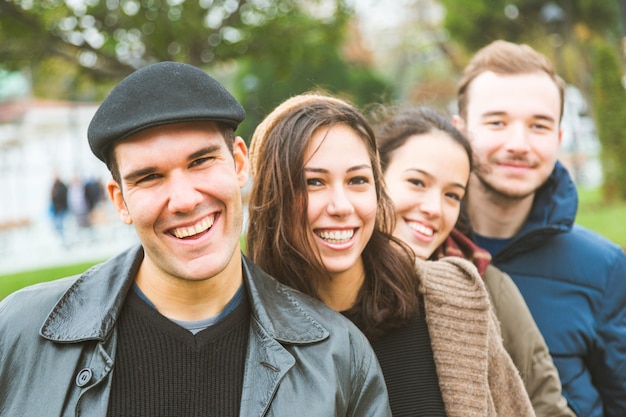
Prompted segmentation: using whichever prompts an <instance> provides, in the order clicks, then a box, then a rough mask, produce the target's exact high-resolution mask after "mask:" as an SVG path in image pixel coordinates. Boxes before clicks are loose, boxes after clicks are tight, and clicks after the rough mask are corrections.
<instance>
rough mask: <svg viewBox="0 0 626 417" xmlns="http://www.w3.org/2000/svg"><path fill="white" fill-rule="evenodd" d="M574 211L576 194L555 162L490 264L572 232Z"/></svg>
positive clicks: (566, 173) (565, 171) (566, 174)
mask: <svg viewBox="0 0 626 417" xmlns="http://www.w3.org/2000/svg"><path fill="white" fill-rule="evenodd" d="M577 210H578V192H577V191H576V185H575V184H574V181H573V180H572V178H571V177H570V175H569V173H568V171H567V169H566V168H565V166H563V164H561V162H559V161H557V162H556V164H555V166H554V169H553V170H552V173H551V174H550V176H549V177H548V179H547V180H546V182H545V183H543V185H542V186H541V187H539V189H538V190H537V192H536V193H535V198H534V201H533V205H532V208H531V210H530V213H529V214H528V217H527V219H526V221H525V223H524V225H523V226H522V229H521V230H520V231H519V232H518V233H517V234H516V235H515V236H514V237H513V239H511V241H510V242H509V243H508V244H507V245H506V246H505V247H504V248H502V250H500V251H499V252H497V253H494V254H492V255H493V263H495V264H498V263H499V262H504V261H505V260H508V259H510V258H512V257H514V256H515V255H517V254H519V253H522V252H526V251H528V250H529V249H532V248H535V247H537V246H538V245H541V243H542V242H543V241H544V240H545V239H547V238H549V237H551V236H553V235H555V234H558V233H565V232H568V231H570V230H571V229H572V227H573V225H574V219H575V218H576V211H577Z"/></svg>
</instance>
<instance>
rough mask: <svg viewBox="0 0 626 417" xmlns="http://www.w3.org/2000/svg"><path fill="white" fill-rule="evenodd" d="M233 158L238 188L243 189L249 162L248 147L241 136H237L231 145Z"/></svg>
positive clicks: (246, 180)
mask: <svg viewBox="0 0 626 417" xmlns="http://www.w3.org/2000/svg"><path fill="white" fill-rule="evenodd" d="M233 158H234V159H235V170H236V171H237V179H238V182H239V188H243V187H245V186H246V184H247V183H248V175H249V172H250V160H249V159H248V147H247V146H246V143H245V142H244V141H243V139H242V138H241V136H237V137H236V138H235V142H234V143H233Z"/></svg>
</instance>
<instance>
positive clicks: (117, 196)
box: [107, 179, 133, 224]
mask: <svg viewBox="0 0 626 417" xmlns="http://www.w3.org/2000/svg"><path fill="white" fill-rule="evenodd" d="M107 191H108V192H109V199H110V200H111V202H112V203H113V207H115V210H116V211H117V214H118V215H119V216H120V219H121V220H122V222H124V223H126V224H132V222H133V219H132V218H131V217H130V213H129V212H128V208H127V207H126V202H125V201H124V195H123V194H122V189H121V188H120V185H119V184H118V183H117V182H116V181H115V180H113V179H110V180H109V182H107Z"/></svg>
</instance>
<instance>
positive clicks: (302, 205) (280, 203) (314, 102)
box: [247, 93, 418, 338]
mask: <svg viewBox="0 0 626 417" xmlns="http://www.w3.org/2000/svg"><path fill="white" fill-rule="evenodd" d="M336 124H343V125H346V126H349V127H350V128H352V129H353V130H354V131H355V132H356V133H357V134H358V135H359V137H361V139H363V143H364V144H365V145H366V147H367V149H368V153H369V156H370V160H371V163H372V169H373V173H374V183H375V189H376V196H377V199H378V209H377V216H376V222H375V226H374V232H373V234H372V237H371V238H370V240H369V242H368V244H367V245H366V247H365V249H364V250H363V253H362V254H361V256H362V259H363V264H364V267H365V271H366V277H365V281H364V284H363V286H362V287H361V289H360V291H359V294H358V296H357V300H356V303H355V305H354V306H353V307H352V308H351V309H350V310H349V311H348V312H347V314H348V315H350V316H352V317H355V321H356V322H357V323H359V324H360V326H361V330H363V332H364V333H365V334H366V335H368V336H369V337H370V338H373V337H375V336H376V335H378V334H380V333H381V332H383V331H385V330H387V329H390V328H396V327H400V326H402V325H403V324H405V323H406V322H408V321H409V320H410V319H412V318H413V317H414V315H415V314H416V312H417V307H418V295H417V284H418V283H417V280H418V278H417V274H416V272H415V266H414V261H415V259H414V255H413V254H412V252H411V250H410V249H409V248H408V247H406V246H405V245H404V244H403V243H401V242H400V241H398V240H397V239H395V238H394V237H393V236H392V235H391V232H392V231H393V227H394V219H395V218H394V215H393V213H394V212H393V206H392V205H391V204H392V203H391V200H390V199H389V197H388V196H387V194H386V193H385V191H384V189H383V186H382V181H383V180H382V172H381V169H380V163H379V159H378V152H377V149H376V141H375V138H374V132H373V131H372V128H371V126H370V125H369V123H368V122H367V120H366V119H365V117H364V116H363V115H362V114H361V113H360V112H359V111H358V110H357V109H356V108H355V107H354V106H353V105H351V104H350V103H348V102H347V101H344V100H340V99H338V98H335V97H330V96H327V95H322V94H319V93H311V94H304V95H299V96H296V97H293V98H291V99H288V100H287V101H285V102H284V103H282V104H281V105H280V106H278V107H277V108H276V109H275V110H274V111H273V112H272V113H271V114H270V115H269V116H268V117H267V118H266V119H265V120H264V121H263V122H262V123H261V124H260V125H259V126H258V127H257V129H256V131H255V133H254V135H253V138H252V142H251V144H250V161H251V172H252V175H253V185H252V190H251V194H250V203H249V210H250V215H249V222H248V231H247V253H248V256H250V258H251V259H252V260H253V261H254V262H255V263H257V264H258V265H259V266H260V267H261V268H263V269H264V270H265V271H267V272H268V273H269V274H270V275H273V276H274V277H275V278H277V279H278V280H279V281H281V282H283V283H285V284H287V285H289V286H291V287H293V288H296V289H298V290H300V291H302V292H304V293H306V294H308V295H311V296H313V297H315V298H317V299H320V297H319V294H318V292H317V285H316V282H315V280H316V279H319V278H320V277H329V276H330V275H329V273H328V271H327V270H326V269H325V267H324V265H323V264H322V263H321V261H320V260H319V257H318V256H317V250H316V248H314V247H313V246H312V244H311V242H310V240H309V238H308V229H309V225H308V220H307V216H306V213H307V206H308V195H307V188H306V180H305V175H304V164H305V161H304V155H305V152H306V149H307V145H308V143H309V141H310V139H311V137H312V136H313V134H314V133H315V132H316V131H317V130H318V129H320V128H321V127H330V126H333V125H336Z"/></svg>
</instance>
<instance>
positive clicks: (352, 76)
mask: <svg viewBox="0 0 626 417" xmlns="http://www.w3.org/2000/svg"><path fill="white" fill-rule="evenodd" d="M353 15H354V11H353V10H352V8H351V7H350V6H349V5H348V4H347V2H346V1H345V0H336V1H326V0H302V1H299V0H3V1H0V39H3V40H10V41H8V42H6V41H4V42H2V43H0V62H1V63H2V64H1V65H2V67H3V68H4V69H8V70H21V71H27V72H28V73H29V74H30V76H31V79H32V80H33V89H34V94H35V95H36V96H38V97H54V98H59V99H71V100H90V101H97V100H101V99H102V98H103V97H104V96H105V95H106V93H107V92H108V91H110V89H111V88H112V87H113V86H114V85H115V84H117V82H119V81H120V80H121V79H122V78H123V77H125V76H126V75H128V74H130V73H131V72H132V71H134V70H136V69H138V68H140V67H142V66H145V65H147V64H150V63H153V62H158V61H179V62H186V63H189V64H192V65H195V66H197V67H200V68H203V69H204V70H206V71H207V72H209V73H211V75H213V76H215V77H216V78H218V79H220V81H222V82H224V83H225V84H226V85H227V87H228V88H229V89H230V90H231V91H233V93H234V94H235V95H236V96H237V97H238V98H239V99H240V100H241V101H242V103H243V104H244V107H246V111H247V112H248V116H249V118H248V120H247V121H246V123H245V124H244V125H242V127H241V129H240V130H238V133H239V134H241V135H242V136H244V137H246V138H249V136H250V135H251V132H252V130H251V129H252V127H253V126H255V125H256V123H257V122H258V121H259V120H260V117H262V116H263V115H265V113H267V112H268V111H269V110H271V108H272V107H273V106H275V105H276V104H278V103H279V102H280V101H282V100H283V99H285V98H286V97H287V96H288V95H292V94H297V93H300V92H303V91H306V90H310V89H313V88H315V87H323V88H324V89H326V90H328V91H331V92H336V93H338V94H339V93H342V94H345V95H347V96H348V97H349V98H351V99H353V100H354V101H355V102H357V104H361V103H365V102H368V101H372V100H376V99H377V97H381V96H383V95H384V94H385V92H386V90H387V89H388V85H387V84H386V83H385V81H383V80H382V78H381V77H380V76H378V75H376V73H375V72H374V71H373V70H372V69H370V67H369V64H368V62H367V60H366V59H362V58H363V57H359V56H358V54H357V56H350V54H346V53H345V47H346V43H347V39H346V35H347V31H348V29H349V28H350V26H349V24H350V22H351V19H353ZM240 84H241V85H240ZM248 95H250V96H248Z"/></svg>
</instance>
